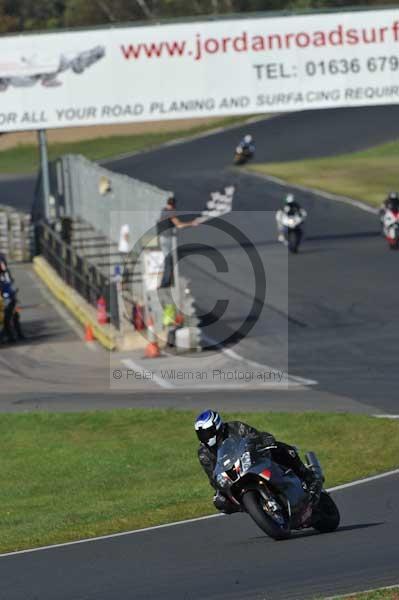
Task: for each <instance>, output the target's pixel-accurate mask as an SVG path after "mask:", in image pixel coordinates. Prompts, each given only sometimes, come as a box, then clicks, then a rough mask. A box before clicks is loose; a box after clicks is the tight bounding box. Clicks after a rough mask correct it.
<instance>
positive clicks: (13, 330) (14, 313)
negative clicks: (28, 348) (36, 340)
mask: <svg viewBox="0 0 399 600" xmlns="http://www.w3.org/2000/svg"><path fill="white" fill-rule="evenodd" d="M0 293H1V299H2V302H3V311H4V317H3V318H4V321H3V330H2V332H1V333H0V340H1V341H2V340H4V338H7V341H8V342H15V335H14V334H16V335H17V337H18V338H19V339H20V340H23V339H24V338H25V336H24V334H23V333H22V329H21V323H20V319H19V312H18V308H17V292H16V290H15V289H14V287H13V285H12V283H10V282H5V281H1V282H0Z"/></svg>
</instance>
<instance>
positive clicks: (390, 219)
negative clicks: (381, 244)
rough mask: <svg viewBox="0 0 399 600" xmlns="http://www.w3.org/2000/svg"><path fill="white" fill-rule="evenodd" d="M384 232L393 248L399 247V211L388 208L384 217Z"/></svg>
mask: <svg viewBox="0 0 399 600" xmlns="http://www.w3.org/2000/svg"><path fill="white" fill-rule="evenodd" d="M382 226H383V232H384V235H385V239H386V240H387V242H388V245H389V247H390V248H391V250H397V249H398V248H399V211H397V210H392V209H388V210H386V211H385V214H384V216H383V218H382Z"/></svg>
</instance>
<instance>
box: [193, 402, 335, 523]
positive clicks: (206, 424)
mask: <svg viewBox="0 0 399 600" xmlns="http://www.w3.org/2000/svg"><path fill="white" fill-rule="evenodd" d="M194 428H195V432H196V434H197V437H198V439H199V441H200V446H199V448H198V459H199V461H200V463H201V466H202V468H203V469H204V471H205V473H206V474H207V476H208V479H209V483H210V485H211V486H212V487H213V488H214V489H215V491H216V494H215V495H214V497H213V504H214V506H215V507H216V508H217V509H218V510H220V511H222V512H224V513H227V514H231V513H233V512H240V511H241V508H240V507H239V506H238V505H236V504H233V502H231V500H230V499H229V498H228V497H227V496H225V495H224V494H223V493H222V492H221V491H220V490H219V489H218V488H217V485H216V482H215V480H214V478H213V474H214V470H215V466H216V462H217V451H218V448H219V446H220V445H221V444H222V443H223V441H224V440H225V439H226V438H228V437H229V436H234V437H245V438H247V440H248V450H249V451H250V452H251V451H254V450H258V451H259V450H261V449H262V450H269V451H270V453H271V457H272V459H273V461H275V462H276V463H278V464H279V465H281V466H283V467H286V468H287V469H292V471H293V472H294V473H295V475H297V476H298V477H299V478H300V479H301V480H302V481H303V482H304V483H305V485H306V488H307V489H308V491H309V493H310V494H311V495H312V496H313V498H314V500H315V501H316V500H317V499H318V497H319V495H320V492H321V488H322V485H323V482H322V481H320V479H318V478H316V476H315V474H314V472H313V471H311V470H310V469H308V468H307V467H306V466H305V465H304V464H303V462H302V461H301V459H300V458H299V455H298V452H297V451H296V449H295V448H294V446H289V445H288V444H285V443H283V442H278V441H277V440H276V439H275V437H274V436H273V435H272V434H271V433H267V432H261V431H258V430H257V429H255V428H254V427H251V426H250V425H247V424H246V423H243V422H241V421H227V422H223V421H222V418H221V416H220V414H219V413H218V412H216V411H214V410H206V411H204V412H203V413H201V414H200V415H198V417H197V418H196V420H195V424H194Z"/></svg>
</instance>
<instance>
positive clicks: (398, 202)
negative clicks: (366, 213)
mask: <svg viewBox="0 0 399 600" xmlns="http://www.w3.org/2000/svg"><path fill="white" fill-rule="evenodd" d="M398 206H399V195H398V193H397V192H389V194H388V196H387V197H386V198H385V200H384V202H383V203H382V204H381V208H380V211H379V214H380V220H381V223H382V224H383V223H384V217H385V215H386V212H387V211H388V210H397V207H398Z"/></svg>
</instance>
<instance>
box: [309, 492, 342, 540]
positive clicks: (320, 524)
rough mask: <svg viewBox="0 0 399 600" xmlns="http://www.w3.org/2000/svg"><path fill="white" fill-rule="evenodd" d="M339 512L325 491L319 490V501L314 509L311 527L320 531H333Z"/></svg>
mask: <svg viewBox="0 0 399 600" xmlns="http://www.w3.org/2000/svg"><path fill="white" fill-rule="evenodd" d="M340 518H341V517H340V514H339V510H338V508H337V505H336V504H335V502H334V500H333V499H332V498H331V496H330V495H329V494H327V492H321V494H320V501H319V504H318V505H317V508H316V509H315V511H314V518H313V521H312V527H314V528H315V529H317V531H320V533H330V532H331V531H335V530H336V529H337V527H338V525H339V522H340Z"/></svg>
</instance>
